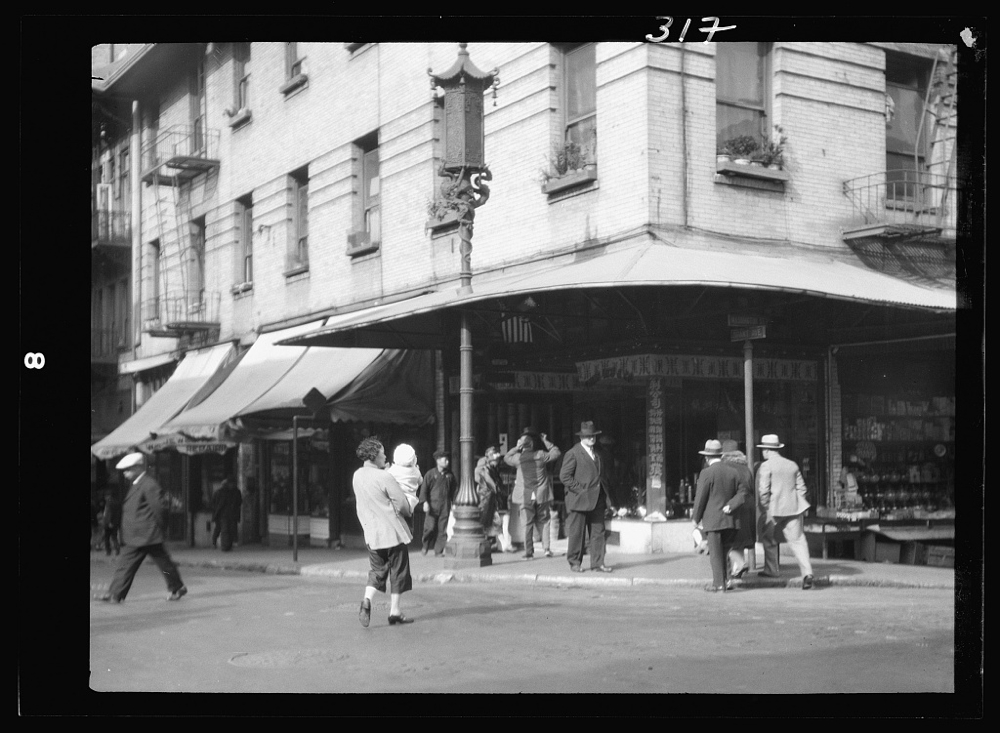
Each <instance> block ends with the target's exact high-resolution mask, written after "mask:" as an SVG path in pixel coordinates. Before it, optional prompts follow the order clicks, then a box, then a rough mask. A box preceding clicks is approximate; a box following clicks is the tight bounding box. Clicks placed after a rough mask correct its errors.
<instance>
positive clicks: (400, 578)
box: [368, 544, 413, 593]
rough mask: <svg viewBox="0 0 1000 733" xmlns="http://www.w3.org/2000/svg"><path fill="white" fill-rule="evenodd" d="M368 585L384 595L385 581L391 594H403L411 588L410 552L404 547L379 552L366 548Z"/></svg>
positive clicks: (389, 548) (397, 546) (388, 548)
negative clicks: (387, 582) (387, 580)
mask: <svg viewBox="0 0 1000 733" xmlns="http://www.w3.org/2000/svg"><path fill="white" fill-rule="evenodd" d="M368 564H369V566H370V569H369V570H368V585H370V586H371V587H372V588H374V589H375V590H377V591H381V592H382V593H385V581H386V578H388V579H389V590H390V592H391V593H405V592H406V591H408V590H411V589H412V588H413V577H412V576H411V575H410V551H409V550H408V549H407V547H406V545H402V544H400V545H396V546H395V547H387V548H385V549H381V550H373V549H372V548H370V547H369V548H368Z"/></svg>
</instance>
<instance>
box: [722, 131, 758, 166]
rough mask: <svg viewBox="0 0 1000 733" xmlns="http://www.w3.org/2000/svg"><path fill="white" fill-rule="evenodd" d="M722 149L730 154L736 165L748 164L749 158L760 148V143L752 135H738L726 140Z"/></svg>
mask: <svg viewBox="0 0 1000 733" xmlns="http://www.w3.org/2000/svg"><path fill="white" fill-rule="evenodd" d="M723 150H724V151H725V152H727V153H729V155H731V156H732V158H733V162H734V163H736V164H737V165H749V163H750V159H751V158H752V157H753V155H754V154H755V153H757V152H758V151H759V150H760V143H759V142H758V141H757V138H755V137H753V136H752V135H739V136H738V137H734V138H730V139H729V140H726V142H725V144H724V145H723Z"/></svg>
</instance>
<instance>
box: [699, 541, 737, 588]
mask: <svg viewBox="0 0 1000 733" xmlns="http://www.w3.org/2000/svg"><path fill="white" fill-rule="evenodd" d="M735 538H736V530H735V529H723V530H719V531H717V532H705V539H706V541H707V542H708V561H709V563H710V564H711V566H712V585H713V586H714V587H716V588H722V587H724V586H725V585H726V581H727V580H728V577H727V576H728V575H729V551H730V550H731V549H733V540H734V539H735Z"/></svg>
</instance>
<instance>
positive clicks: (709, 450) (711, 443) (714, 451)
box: [698, 440, 722, 456]
mask: <svg viewBox="0 0 1000 733" xmlns="http://www.w3.org/2000/svg"><path fill="white" fill-rule="evenodd" d="M698 452H699V453H701V454H702V455H703V456H721V455H722V443H720V442H719V441H717V440H706V441H705V450H700V451H698Z"/></svg>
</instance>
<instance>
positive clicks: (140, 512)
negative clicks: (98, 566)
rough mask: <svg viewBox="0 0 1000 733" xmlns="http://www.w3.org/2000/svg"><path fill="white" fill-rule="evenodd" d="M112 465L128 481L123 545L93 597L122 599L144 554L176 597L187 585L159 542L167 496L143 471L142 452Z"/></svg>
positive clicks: (176, 598) (164, 524) (163, 532)
mask: <svg viewBox="0 0 1000 733" xmlns="http://www.w3.org/2000/svg"><path fill="white" fill-rule="evenodd" d="M115 468H117V469H119V470H120V471H121V472H122V473H124V474H125V478H127V479H128V480H129V484H130V485H129V488H128V493H127V494H125V501H124V502H122V543H123V544H124V545H125V547H124V548H122V554H121V556H120V557H119V558H118V565H117V566H116V567H115V573H114V576H113V577H112V578H111V587H110V588H108V592H107V593H104V594H103V595H95V596H94V598H95V599H97V600H99V601H104V602H106V603H121V602H122V601H124V600H125V596H126V595H128V591H129V588H131V587H132V581H133V579H134V578H135V574H136V571H138V570H139V566H141V565H142V562H143V560H145V559H146V556H147V555H148V556H149V557H151V558H153V562H155V563H156V566H157V567H158V568H159V569H160V572H161V573H163V578H164V580H166V582H167V590H169V591H170V596H169V597H168V598H167V600H170V601H179V600H180V599H181V598H182V597H183V596H184V595H185V594H186V593H187V588H186V587H185V586H184V583H183V582H181V575H180V573H179V572H178V570H177V566H176V565H175V564H174V561H173V560H172V559H171V558H170V554H169V553H168V552H167V550H166V548H165V547H164V546H163V542H164V540H165V539H166V532H167V513H168V511H169V509H170V503H169V502H170V499H169V498H168V497H167V495H166V493H165V492H164V491H163V488H162V487H161V486H160V484H159V483H157V481H156V479H154V478H153V477H152V476H150V475H149V474H148V473H147V472H146V457H145V456H144V455H143V454H142V453H129V454H128V455H127V456H125V457H124V458H122V459H121V460H120V461H119V462H118V465H117V466H115Z"/></svg>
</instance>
